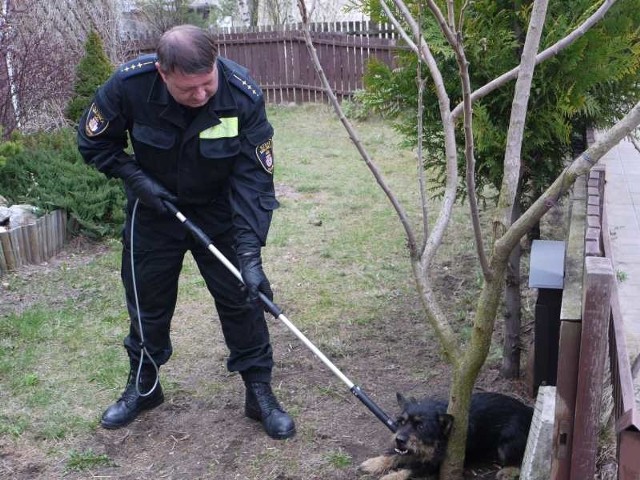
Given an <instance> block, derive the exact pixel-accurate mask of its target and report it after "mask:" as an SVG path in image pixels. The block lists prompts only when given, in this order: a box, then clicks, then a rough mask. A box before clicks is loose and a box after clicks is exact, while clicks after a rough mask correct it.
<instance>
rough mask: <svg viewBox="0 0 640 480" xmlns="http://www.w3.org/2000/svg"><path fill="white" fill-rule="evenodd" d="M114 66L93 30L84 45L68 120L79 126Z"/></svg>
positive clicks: (68, 108)
mask: <svg viewBox="0 0 640 480" xmlns="http://www.w3.org/2000/svg"><path fill="white" fill-rule="evenodd" d="M112 72H113V65H112V64H111V62H110V61H109V59H108V58H107V55H106V53H105V51H104V45H103V43H102V40H101V39H100V36H99V35H98V34H97V33H96V32H95V31H94V30H92V31H91V32H90V33H89V35H88V36H87V41H86V42H85V44H84V55H83V57H82V59H80V63H78V65H77V67H76V81H75V85H74V88H73V96H72V97H71V100H70V101H69V104H68V105H67V110H66V116H67V118H68V119H69V120H70V121H71V122H73V123H74V124H77V123H78V121H79V120H80V117H81V116H82V114H83V113H84V111H85V110H86V109H87V107H89V105H90V103H91V100H92V98H93V95H94V94H95V92H96V90H97V88H98V87H99V86H100V85H102V84H103V83H104V82H105V81H107V79H108V78H109V76H110V75H111V73H112Z"/></svg>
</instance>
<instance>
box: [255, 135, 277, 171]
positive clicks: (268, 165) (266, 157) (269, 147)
mask: <svg viewBox="0 0 640 480" xmlns="http://www.w3.org/2000/svg"><path fill="white" fill-rule="evenodd" d="M256 157H257V158H258V161H259V162H260V165H262V168H264V169H265V170H266V171H267V173H271V174H273V141H272V140H271V139H269V140H267V141H266V142H264V143H262V144H260V145H258V146H257V147H256Z"/></svg>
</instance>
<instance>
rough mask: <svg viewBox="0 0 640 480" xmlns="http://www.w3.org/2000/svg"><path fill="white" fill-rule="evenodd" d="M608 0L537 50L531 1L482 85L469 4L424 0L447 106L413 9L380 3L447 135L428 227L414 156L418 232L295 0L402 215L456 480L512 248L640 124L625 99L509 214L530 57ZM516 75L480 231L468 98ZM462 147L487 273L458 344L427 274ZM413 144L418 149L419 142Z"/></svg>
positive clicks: (538, 20) (540, 15)
mask: <svg viewBox="0 0 640 480" xmlns="http://www.w3.org/2000/svg"><path fill="white" fill-rule="evenodd" d="M387 2H389V3H387ZM614 2H615V0H605V1H604V2H603V4H602V5H601V7H600V8H599V9H598V10H597V11H596V12H594V13H593V15H591V17H589V18H588V19H587V20H586V21H585V22H584V23H583V24H582V25H580V26H579V27H578V28H577V29H576V30H575V31H573V32H572V33H571V34H570V35H568V36H567V37H566V38H564V39H562V40H561V41H559V42H558V43H556V44H555V45H553V46H552V47H550V48H548V49H546V50H545V51H543V52H541V53H539V54H537V52H538V48H539V42H540V34H541V31H542V27H543V25H544V21H545V15H546V9H547V4H548V0H535V1H534V3H533V6H532V11H531V18H530V23H529V29H528V31H527V33H526V40H525V44H524V49H523V52H522V56H521V62H520V65H519V66H518V67H517V68H515V69H513V70H511V71H510V72H507V73H505V74H504V75H502V76H500V77H499V78H497V79H495V80H494V81H492V82H490V83H488V84H487V85H485V86H483V87H481V88H479V89H478V90H476V91H472V90H471V85H470V81H469V73H468V68H469V65H468V61H467V59H466V56H465V51H464V44H463V43H464V42H463V39H464V36H463V33H462V25H463V20H464V13H465V8H466V5H467V3H466V2H464V3H462V6H461V7H459V8H458V7H457V6H459V5H461V4H460V2H454V1H453V0H448V1H447V2H438V3H436V2H435V1H433V0H426V1H425V4H424V5H426V7H427V8H428V10H429V12H430V13H431V14H432V15H433V16H434V18H435V19H436V20H437V22H438V25H439V26H440V30H441V32H442V34H443V35H444V37H445V38H446V40H447V41H448V43H449V44H450V45H451V46H452V48H453V50H454V52H455V55H456V60H457V63H458V67H459V73H460V82H461V85H462V92H463V101H462V102H461V103H460V105H458V106H455V107H453V108H452V107H451V99H450V97H449V95H448V93H447V91H446V88H445V85H444V82H443V79H442V75H441V73H440V70H439V68H438V65H437V63H436V61H435V59H434V57H433V55H432V54H431V50H430V47H429V43H428V42H427V40H426V39H425V38H424V36H422V34H421V31H420V27H419V23H418V22H417V21H416V19H415V18H414V17H413V14H412V11H411V10H410V9H409V8H408V6H407V5H406V4H405V3H404V2H403V1H402V0H380V4H381V6H382V8H383V10H384V11H385V12H386V13H387V16H388V17H389V18H390V19H391V20H392V22H393V23H394V24H395V26H396V27H397V29H398V30H399V32H400V34H401V35H402V37H403V38H404V40H405V41H406V43H407V44H408V45H409V47H410V48H411V49H412V50H413V51H414V52H415V54H416V55H417V56H418V57H419V58H420V60H421V61H422V62H423V63H424V65H426V67H427V68H428V70H429V73H430V76H431V79H432V81H433V84H434V88H435V89H436V91H437V97H438V104H439V109H440V116H441V121H442V128H443V133H444V139H445V157H446V162H447V178H446V184H445V192H444V196H443V200H442V204H441V206H440V209H439V212H438V216H437V218H436V221H435V223H434V225H433V227H432V228H431V229H429V228H428V225H427V218H426V213H427V208H426V206H427V204H428V199H427V197H426V196H425V192H426V189H425V188H424V181H425V179H424V174H423V173H422V165H423V163H422V158H421V157H420V156H419V157H418V159H417V161H418V170H419V171H420V172H421V173H420V174H419V175H418V182H419V184H420V192H421V193H422V198H421V202H422V213H423V215H422V217H423V218H422V225H423V227H422V230H421V232H416V231H415V230H414V228H413V227H412V223H411V221H410V220H409V216H408V215H407V213H406V211H405V209H404V207H403V206H402V204H401V203H400V201H399V200H398V198H397V197H396V195H395V194H394V192H393V191H392V190H391V189H390V188H389V186H388V184H387V183H386V181H385V179H384V178H383V176H382V174H381V172H380V171H379V169H378V168H377V166H376V164H375V162H374V161H373V159H371V158H370V156H369V154H368V153H367V151H366V149H365V148H364V146H363V145H362V143H361V142H360V139H359V137H358V134H357V132H356V130H355V129H354V127H353V125H351V123H350V122H349V121H348V119H347V118H346V116H345V115H344V113H343V111H342V108H341V107H340V104H339V103H338V101H337V98H336V97H335V95H334V94H333V92H332V90H331V86H330V84H329V82H328V80H327V78H326V76H325V75H324V71H323V70H322V66H321V64H320V62H319V59H318V56H317V54H316V51H315V48H314V46H313V42H312V40H311V35H310V32H309V26H308V23H309V17H310V15H309V14H308V12H307V8H306V5H305V1H304V0H298V6H299V9H300V13H301V16H302V19H303V24H304V34H305V38H306V43H307V47H308V49H309V52H310V55H311V57H312V59H313V63H314V65H315V68H316V70H317V72H318V75H319V76H320V78H321V80H322V82H323V86H324V88H325V91H326V93H327V95H328V96H329V98H330V100H331V102H332V104H333V106H334V109H335V111H336V113H337V115H338V117H339V118H340V120H341V122H342V123H343V125H344V127H345V128H346V130H347V131H348V133H349V136H350V138H351V139H352V141H353V143H354V145H355V147H356V148H357V149H358V151H359V153H360V155H361V156H362V158H363V159H364V161H365V164H366V165H367V166H368V168H369V169H370V170H371V172H372V174H373V176H374V178H375V180H376V181H377V183H378V184H379V186H380V187H381V188H382V190H383V191H384V193H385V194H386V196H387V198H388V199H389V201H390V202H391V204H392V206H393V208H394V209H395V211H396V213H397V215H398V217H399V220H400V222H401V224H402V226H403V228H404V232H405V235H406V238H407V245H408V250H409V259H410V262H411V266H412V271H413V276H414V280H415V282H416V289H417V292H418V294H419V297H420V300H421V302H422V307H423V310H424V313H425V317H426V320H427V322H428V324H429V325H430V326H431V328H432V329H433V330H434V332H435V334H436V336H437V338H438V340H439V342H440V345H441V348H442V350H443V352H444V354H445V358H446V360H447V361H448V363H449V364H450V365H451V367H452V384H451V389H450V395H449V413H451V414H452V415H453V416H454V417H455V419H456V421H455V423H454V429H453V432H452V435H451V438H450V442H449V449H448V452H447V458H446V460H445V462H444V464H443V466H442V469H441V472H440V478H442V479H447V480H454V479H460V478H462V473H463V463H464V452H465V443H466V432H467V425H468V410H469V404H470V401H471V392H472V389H473V386H474V384H475V381H476V379H477V376H478V373H479V371H480V369H481V368H482V366H483V365H484V362H485V360H486V358H487V354H488V352H489V348H490V345H491V337H492V333H493V330H494V325H495V319H496V315H497V311H498V306H499V303H500V299H501V293H502V289H503V286H504V278H505V274H506V271H507V268H508V262H509V256H510V254H511V252H512V250H513V249H514V247H516V245H517V244H518V243H519V242H520V239H521V238H522V237H523V236H524V235H526V233H527V232H528V231H529V230H530V229H531V228H532V227H533V226H534V225H535V224H536V223H537V222H538V221H539V220H540V219H541V218H542V216H543V215H544V214H545V213H546V212H547V211H548V210H549V209H550V208H552V206H553V205H554V204H555V200H556V199H558V198H560V197H561V196H562V195H563V194H565V193H566V192H567V191H568V190H569V189H570V188H571V186H572V185H573V183H574V182H575V181H576V179H577V178H578V177H579V176H581V175H583V174H585V173H587V172H588V171H589V170H590V169H591V168H592V167H593V166H594V165H595V164H596V163H597V162H598V160H599V159H600V158H601V157H602V156H603V155H604V154H605V153H606V152H607V151H609V150H610V149H611V148H612V147H613V146H614V145H616V144H617V143H618V142H619V141H620V140H621V139H623V138H624V137H625V136H627V135H629V134H630V133H631V132H632V131H633V130H634V129H635V128H636V127H637V126H638V125H640V103H638V104H636V105H635V106H634V107H633V108H631V110H630V111H629V113H628V114H627V115H626V116H625V117H624V118H622V119H621V120H620V121H619V122H618V123H617V124H616V125H615V126H613V127H612V128H611V129H610V130H609V131H607V132H606V133H605V134H604V135H603V136H602V138H601V140H599V141H598V142H597V143H596V144H594V145H593V146H591V147H590V148H589V149H587V150H586V151H585V152H584V153H582V154H581V155H580V156H579V157H577V158H575V159H574V160H573V161H572V162H571V164H570V165H569V166H568V167H567V168H566V169H565V170H564V171H563V172H562V174H561V175H560V176H559V177H558V178H557V179H556V180H555V181H554V182H553V183H552V184H551V185H550V186H549V187H548V188H547V190H546V191H545V192H544V193H543V194H542V196H540V197H539V198H538V199H537V200H536V201H535V202H534V203H533V204H532V206H531V207H530V208H529V209H528V210H527V211H526V212H523V213H522V215H521V216H520V217H519V218H518V219H517V220H515V221H513V218H514V217H513V208H514V205H515V200H516V193H517V186H518V179H519V175H520V169H521V166H522V162H521V158H520V148H521V145H522V138H523V128H524V121H525V118H526V115H527V104H528V98H529V92H530V87H531V78H532V75H533V71H534V69H535V66H536V64H537V63H538V62H540V61H543V60H545V59H547V58H550V57H551V56H553V55H555V54H557V53H558V52H559V51H560V50H562V49H563V48H566V46H568V45H569V44H570V43H571V42H573V41H575V40H576V39H577V38H578V37H580V36H581V35H583V34H584V32H585V31H587V30H588V28H590V27H591V26H592V25H594V24H595V23H596V22H597V21H599V20H600V19H601V18H602V17H603V16H604V14H605V13H606V11H607V10H608V9H609V8H610V7H611V5H612V4H613V3H614ZM443 3H445V4H446V7H445V10H444V11H443V10H441V9H440V7H439V5H441V4H443ZM396 13H397V17H396ZM514 79H515V80H516V86H515V94H514V97H513V104H512V112H511V120H510V127H509V131H508V137H507V147H506V150H505V156H504V167H503V171H504V176H503V183H502V187H501V189H500V192H499V200H498V204H497V208H496V209H495V212H494V215H493V234H492V238H491V239H485V238H483V235H482V232H481V229H480V221H479V215H478V205H477V202H476V198H475V196H474V195H473V192H475V174H474V171H475V160H474V145H473V115H472V113H473V109H472V103H473V101H474V100H476V99H478V98H481V97H482V96H484V95H487V94H488V93H489V92H491V91H493V90H495V89H496V88H499V87H501V86H502V85H504V84H506V83H507V82H509V81H510V80H514ZM419 105H420V102H419ZM460 116H462V120H463V124H464V145H462V146H459V145H458V144H457V141H456V137H455V122H456V121H457V119H458V118H459V117H460ZM460 150H462V151H464V155H465V159H466V166H467V170H466V172H467V173H466V182H467V191H468V192H469V207H470V208H469V213H470V224H471V228H472V229H473V231H474V235H475V240H476V250H477V255H478V262H479V264H480V266H481V268H482V272H483V283H482V289H481V293H480V295H479V297H478V300H477V303H476V309H475V317H474V321H473V329H472V333H471V337H470V339H469V340H468V342H467V343H466V344H463V343H462V342H461V340H460V339H459V338H458V337H457V336H456V335H455V333H454V330H453V328H452V325H451V324H450V322H449V320H448V315H447V313H446V310H445V309H444V308H443V306H442V305H441V304H440V302H439V301H438V299H437V297H436V295H435V291H434V285H433V284H432V283H431V280H430V278H429V275H428V273H429V271H430V269H431V266H432V263H433V259H434V257H435V254H436V252H437V251H438V249H439V247H440V245H441V243H442V240H443V236H444V233H445V230H446V229H447V227H448V225H449V221H450V218H451V214H452V209H453V205H454V201H455V198H456V189H457V185H458V170H457V163H458V152H459V151H460ZM418 151H419V152H420V151H421V149H420V147H419V148H418ZM485 243H487V244H488V247H489V248H487V245H485Z"/></svg>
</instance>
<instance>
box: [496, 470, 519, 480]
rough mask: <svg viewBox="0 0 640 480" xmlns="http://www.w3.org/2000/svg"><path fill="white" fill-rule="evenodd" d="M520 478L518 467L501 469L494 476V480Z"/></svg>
mask: <svg viewBox="0 0 640 480" xmlns="http://www.w3.org/2000/svg"><path fill="white" fill-rule="evenodd" d="M518 478H520V469H519V468H518V467H502V468H501V469H500V470H499V471H498V473H497V474H496V480H517V479H518Z"/></svg>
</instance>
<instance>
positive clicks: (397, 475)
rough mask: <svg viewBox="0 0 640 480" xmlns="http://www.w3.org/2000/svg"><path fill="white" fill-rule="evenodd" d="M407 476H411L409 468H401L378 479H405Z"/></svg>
mask: <svg viewBox="0 0 640 480" xmlns="http://www.w3.org/2000/svg"><path fill="white" fill-rule="evenodd" d="M409 478H411V470H407V469H406V468H403V469H402V470H397V471H395V472H392V473H388V474H387V475H385V476H384V477H381V478H380V480H407V479H409Z"/></svg>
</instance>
